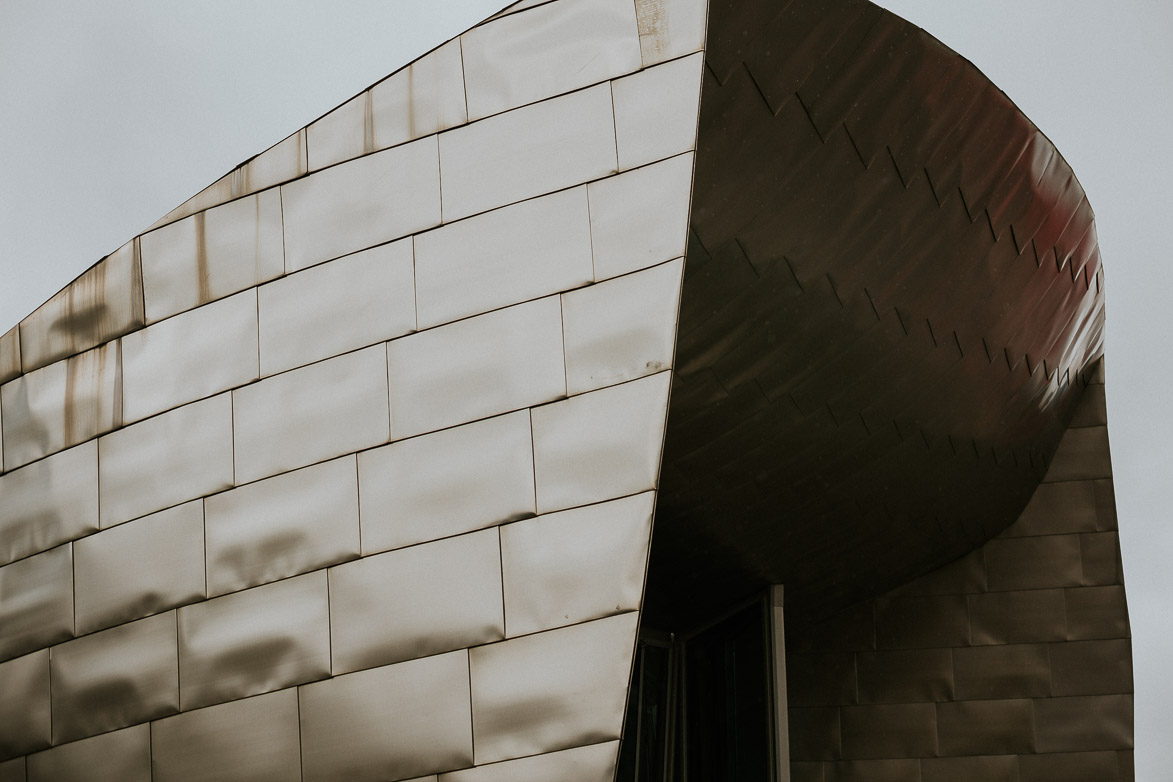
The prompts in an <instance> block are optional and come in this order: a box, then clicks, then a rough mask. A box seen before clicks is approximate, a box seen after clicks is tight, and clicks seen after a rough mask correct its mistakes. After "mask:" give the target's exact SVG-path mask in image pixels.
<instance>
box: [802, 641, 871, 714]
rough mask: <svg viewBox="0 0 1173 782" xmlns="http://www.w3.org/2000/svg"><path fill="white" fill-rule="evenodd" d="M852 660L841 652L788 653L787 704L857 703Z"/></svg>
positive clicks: (838, 704) (824, 704)
mask: <svg viewBox="0 0 1173 782" xmlns="http://www.w3.org/2000/svg"><path fill="white" fill-rule="evenodd" d="M855 657H856V656H855V655H854V654H851V653H843V652H839V653H836V652H828V653H825V654H788V655H787V656H786V702H787V703H788V704H790V705H791V706H799V707H802V706H844V705H851V704H855V703H858V702H859V700H858V694H857V693H858V687H857V685H856V671H855Z"/></svg>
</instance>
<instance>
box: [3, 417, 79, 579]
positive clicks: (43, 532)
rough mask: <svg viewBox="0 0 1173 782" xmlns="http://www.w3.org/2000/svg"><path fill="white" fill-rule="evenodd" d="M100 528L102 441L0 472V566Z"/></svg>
mask: <svg viewBox="0 0 1173 782" xmlns="http://www.w3.org/2000/svg"><path fill="white" fill-rule="evenodd" d="M97 528H98V443H97V441H96V440H95V441H91V442H88V443H85V444H84V445H79V446H77V447H76V448H70V449H69V450H68V451H61V452H60V453H55V454H53V455H52V456H50V457H49V458H47V459H42V460H41V461H39V462H36V463H35V464H30V465H28V466H26V467H22V468H20V469H19V470H16V471H14V472H10V473H7V474H5V475H0V564H4V563H7V562H11V561H13V560H15V559H20V558H22V557H27V556H28V555H29V554H34V553H36V552H38V551H44V550H46V549H49V548H51V547H53V546H56V545H57V544H59V543H64V542H65V541H67V540H71V539H73V538H76V537H80V536H82V535H84V534H86V533H87V532H91V531H93V530H96V529H97Z"/></svg>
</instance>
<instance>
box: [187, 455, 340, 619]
mask: <svg viewBox="0 0 1173 782" xmlns="http://www.w3.org/2000/svg"><path fill="white" fill-rule="evenodd" d="M204 514H205V517H206V522H205V530H206V535H207V547H208V594H209V596H215V595H221V594H224V593H226V592H236V591H238V590H241V589H247V588H248V587H251V586H256V585H257V584H264V583H267V582H269V581H276V580H277V579H280V578H285V577H287V576H294V575H297V574H298V573H305V572H307V571H310V570H315V569H317V568H321V567H325V566H327V565H333V564H335V563H338V562H344V561H346V560H348V559H353V558H355V557H357V556H358V555H359V532H358V474H357V468H356V466H355V459H354V457H353V456H344V457H342V458H341V459H335V460H334V461H330V462H324V463H322V464H317V465H314V466H313V467H306V468H305V469H303V470H296V471H294V472H290V473H285V474H283V475H278V476H276V477H275V478H268V479H266V480H263V481H259V482H257V483H250V484H248V485H247V486H241V487H239V488H236V489H233V490H232V491H227V492H223V493H222V494H216V495H213V496H211V497H208V498H206V499H205V500H204Z"/></svg>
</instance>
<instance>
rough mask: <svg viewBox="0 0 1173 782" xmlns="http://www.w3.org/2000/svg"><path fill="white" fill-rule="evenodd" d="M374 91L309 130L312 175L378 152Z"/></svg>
mask: <svg viewBox="0 0 1173 782" xmlns="http://www.w3.org/2000/svg"><path fill="white" fill-rule="evenodd" d="M372 119H373V117H372V113H371V91H370V90H367V91H366V92H362V93H360V94H358V95H356V96H355V97H353V98H351V99H350V100H348V101H346V103H343V104H342V105H341V106H339V107H338V108H336V109H334V110H333V111H331V112H330V113H329V114H327V115H326V116H324V117H322V118H321V119H318V120H315V121H314V122H311V123H310V124H309V127H307V128H306V135H307V139H306V144H307V146H308V147H309V164H310V171H317V170H319V169H322V168H325V167H326V166H332V165H334V164H335V163H341V162H342V161H343V160H350V159H351V158H356V157H358V156H359V155H363V154H365V153H367V152H374V151H375V150H374V139H373V138H372V135H373V133H372V131H373V127H374V123H373V122H372Z"/></svg>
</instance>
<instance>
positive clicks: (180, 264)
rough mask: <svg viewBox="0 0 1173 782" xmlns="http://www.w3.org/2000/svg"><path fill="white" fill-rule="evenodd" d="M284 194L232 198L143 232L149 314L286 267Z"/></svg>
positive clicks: (203, 299) (186, 305)
mask: <svg viewBox="0 0 1173 782" xmlns="http://www.w3.org/2000/svg"><path fill="white" fill-rule="evenodd" d="M282 242H283V239H282V234H281V194H280V193H279V192H278V190H277V189H276V188H273V189H272V190H266V191H264V192H262V193H258V194H256V195H253V196H248V197H246V198H240V199H238V200H236V201H231V202H229V203H226V204H224V205H223V206H217V207H216V208H214V209H209V210H208V211H206V212H202V213H200V214H195V215H192V216H191V217H188V218H186V219H184V220H180V221H179V222H176V223H172V224H171V225H168V226H166V227H164V228H160V229H158V230H156V231H152V232H150V233H147V234H143V237H142V254H143V286H144V289H145V294H146V307H147V320H148V321H149V322H152V323H153V322H155V321H158V320H162V319H163V318H166V317H169V316H171V315H174V314H176V313H178V312H183V311H184V310H189V309H192V308H193V307H198V306H199V305H201V304H206V303H208V302H210V301H214V300H216V299H220V298H223V297H225V296H229V295H231V294H233V293H237V292H239V291H243V290H245V289H246V288H251V287H253V286H255V285H258V284H260V283H262V282H264V281H265V280H271V279H273V278H274V277H280V276H281V275H282V274H283V273H284V271H285V249H284V246H283V244H282Z"/></svg>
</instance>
